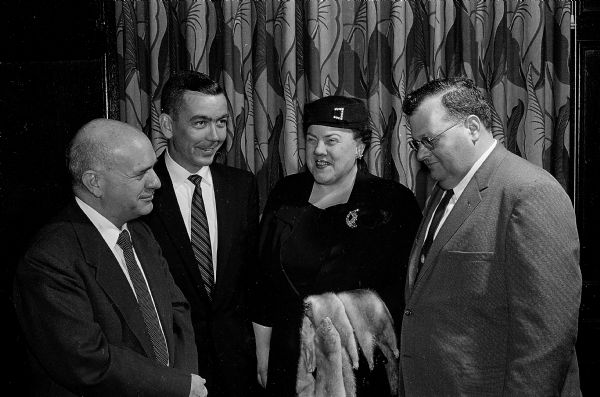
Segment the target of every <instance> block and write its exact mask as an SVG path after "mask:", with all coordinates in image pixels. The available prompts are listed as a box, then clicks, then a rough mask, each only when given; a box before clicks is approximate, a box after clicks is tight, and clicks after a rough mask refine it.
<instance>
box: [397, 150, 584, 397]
mask: <svg viewBox="0 0 600 397" xmlns="http://www.w3.org/2000/svg"><path fill="white" fill-rule="evenodd" d="M441 196H442V190H441V189H440V188H439V187H437V186H436V187H435V188H434V190H433V193H432V194H431V197H430V199H429V202H428V204H427V205H426V208H425V217H424V219H423V222H422V224H421V227H420V229H419V232H418V234H417V238H416V240H415V244H414V246H413V249H412V253H411V257H410V261H409V274H408V281H407V285H406V290H405V299H406V309H405V314H404V320H403V323H402V332H401V360H400V362H401V370H402V379H403V381H404V390H405V394H406V395H407V396H420V395H477V396H482V395H536V396H542V395H543V396H551V395H552V396H553V395H558V394H560V393H561V391H562V393H564V394H565V395H574V394H578V393H579V374H578V369H577V360H576V355H575V340H576V336H577V319H578V311H579V304H580V299H581V272H580V269H579V240H578V235H577V228H576V224H575V214H574V211H573V207H572V205H571V202H570V200H569V197H568V196H567V194H566V193H565V191H564V190H563V188H562V187H561V186H560V185H559V184H558V182H556V180H555V179H554V178H552V176H550V174H548V173H547V172H546V171H544V170H542V169H540V168H538V167H536V166H534V165H532V164H531V163H529V162H527V161H526V160H524V159H522V158H520V157H518V156H516V155H514V154H512V153H509V152H508V151H507V150H506V149H505V148H504V147H503V146H502V145H497V147H496V148H495V149H494V150H493V151H492V153H491V154H490V156H489V157H488V158H487V159H486V160H485V162H484V163H483V164H482V166H481V168H480V169H479V170H478V171H477V172H476V173H475V175H474V176H473V178H472V179H471V181H470V182H469V184H468V185H467V187H466V189H465V190H464V192H463V193H462V195H461V196H460V198H459V199H458V201H457V203H456V205H455V206H454V208H453V210H452V211H451V212H450V214H449V215H448V218H447V219H446V221H445V222H444V223H443V225H442V226H441V228H440V230H439V232H438V235H437V236H436V238H435V240H434V242H433V244H432V246H431V249H430V251H429V254H428V256H427V259H426V261H425V263H424V264H423V267H422V269H421V271H420V273H419V275H418V277H416V280H415V273H416V268H417V261H418V260H419V258H418V257H419V252H420V249H421V246H422V245H423V240H424V238H425V230H426V227H427V224H428V223H429V220H430V219H431V217H432V213H433V211H434V209H435V206H436V205H437V203H438V202H439V201H440V199H441Z"/></svg>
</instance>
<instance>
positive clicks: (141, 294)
mask: <svg viewBox="0 0 600 397" xmlns="http://www.w3.org/2000/svg"><path fill="white" fill-rule="evenodd" d="M117 244H119V246H120V247H121V249H122V250H123V256H125V264H126V265H127V271H128V272H129V278H130V279H131V283H132V284H133V289H134V291H135V295H136V296H137V301H138V305H139V307H140V311H141V312H142V316H143V317H144V323H145V324H146V331H147V332H148V336H149V337H150V341H151V342H152V348H153V349H154V358H155V359H156V361H158V362H159V363H161V364H163V365H168V363H169V351H168V350H167V341H166V340H165V336H164V334H163V333H162V330H161V328H160V322H159V319H158V313H157V312H156V308H155V307H154V303H153V302H152V297H151V296H150V291H149V290H148V285H147V284H146V280H144V276H143V275H142V271H141V270H140V267H139V266H138V264H137V262H136V260H135V256H134V255H133V247H132V245H131V238H130V237H129V232H128V231H127V230H126V229H125V230H123V231H122V232H121V234H119V238H118V239H117Z"/></svg>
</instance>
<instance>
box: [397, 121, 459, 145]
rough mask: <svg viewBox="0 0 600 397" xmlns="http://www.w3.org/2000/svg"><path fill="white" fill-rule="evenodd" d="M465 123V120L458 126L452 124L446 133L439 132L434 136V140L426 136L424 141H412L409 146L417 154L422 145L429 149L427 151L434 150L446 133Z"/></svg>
mask: <svg viewBox="0 0 600 397" xmlns="http://www.w3.org/2000/svg"><path fill="white" fill-rule="evenodd" d="M464 122H465V119H463V120H461V121H459V122H458V123H456V124H452V125H451V126H450V127H448V128H446V129H445V130H444V131H442V132H438V133H437V134H435V135H434V136H433V138H430V137H428V136H425V137H423V138H422V139H412V140H410V141H408V146H410V148H411V149H412V150H414V151H415V152H418V151H419V149H420V148H421V145H423V146H425V147H426V148H427V150H433V149H434V148H435V143H436V142H437V141H438V140H439V139H440V138H441V137H442V135H443V134H445V133H446V132H448V131H450V130H451V129H452V128H454V127H456V126H457V125H460V124H461V123H464Z"/></svg>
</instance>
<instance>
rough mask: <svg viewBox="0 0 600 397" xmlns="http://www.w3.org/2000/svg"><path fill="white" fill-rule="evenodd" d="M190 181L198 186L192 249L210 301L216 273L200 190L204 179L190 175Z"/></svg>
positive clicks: (193, 216)
mask: <svg viewBox="0 0 600 397" xmlns="http://www.w3.org/2000/svg"><path fill="white" fill-rule="evenodd" d="M188 179H189V180H190V181H191V182H192V183H193V184H194V185H196V188H195V189H194V195H193V196H192V228H191V229H192V233H191V235H192V236H191V237H192V239H191V240H192V249H193V250H194V256H195V257H196V262H198V268H199V269H200V274H201V275H202V281H203V282H204V288H205V289H206V292H207V293H208V299H211V298H212V291H213V287H214V271H213V263H212V250H211V248H210V233H209V231H208V220H207V219H206V211H205V209H204V200H202V189H201V188H200V182H201V181H202V177H201V176H199V175H190V176H189V177H188Z"/></svg>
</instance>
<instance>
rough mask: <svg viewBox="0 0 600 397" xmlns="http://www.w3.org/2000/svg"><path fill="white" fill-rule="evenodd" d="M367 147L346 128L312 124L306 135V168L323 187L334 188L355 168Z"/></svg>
mask: <svg viewBox="0 0 600 397" xmlns="http://www.w3.org/2000/svg"><path fill="white" fill-rule="evenodd" d="M364 148H365V145H364V144H363V143H362V142H361V141H360V140H359V139H356V138H355V137H354V132H353V131H352V130H349V129H345V128H337V127H328V126H324V125H318V124H313V125H311V126H310V127H308V132H307V133H306V165H307V167H308V170H309V171H310V173H311V174H312V175H313V177H314V178H315V182H317V183H318V184H321V185H335V184H336V183H338V182H340V181H342V180H343V179H344V177H346V176H348V175H349V174H350V173H351V171H353V170H354V169H355V168H356V158H357V155H358V154H359V153H360V154H362V152H363V150H364Z"/></svg>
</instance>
